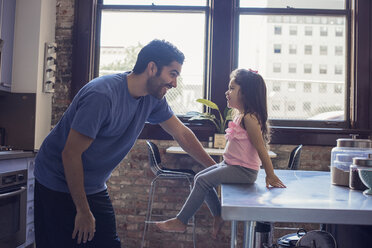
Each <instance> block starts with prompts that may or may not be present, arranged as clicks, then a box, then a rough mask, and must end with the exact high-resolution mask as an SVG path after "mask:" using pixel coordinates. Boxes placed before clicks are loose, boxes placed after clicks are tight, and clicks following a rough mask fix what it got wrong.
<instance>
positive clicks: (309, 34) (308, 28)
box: [305, 26, 313, 36]
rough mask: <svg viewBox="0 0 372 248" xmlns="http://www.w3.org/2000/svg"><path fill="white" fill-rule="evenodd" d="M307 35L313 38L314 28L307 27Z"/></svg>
mask: <svg viewBox="0 0 372 248" xmlns="http://www.w3.org/2000/svg"><path fill="white" fill-rule="evenodd" d="M305 35H306V36H311V35H313V27H309V26H306V27H305Z"/></svg>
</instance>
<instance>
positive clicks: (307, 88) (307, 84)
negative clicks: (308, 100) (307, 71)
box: [304, 83, 311, 93]
mask: <svg viewBox="0 0 372 248" xmlns="http://www.w3.org/2000/svg"><path fill="white" fill-rule="evenodd" d="M304 92H306V93H310V92H311V83H304Z"/></svg>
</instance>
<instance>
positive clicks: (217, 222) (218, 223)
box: [212, 216, 224, 239]
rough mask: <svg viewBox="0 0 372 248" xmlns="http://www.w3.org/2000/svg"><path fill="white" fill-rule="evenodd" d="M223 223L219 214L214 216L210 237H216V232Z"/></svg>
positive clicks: (218, 231)
mask: <svg viewBox="0 0 372 248" xmlns="http://www.w3.org/2000/svg"><path fill="white" fill-rule="evenodd" d="M223 223H224V221H223V219H222V218H221V216H216V217H214V221H213V233H212V238H214V239H216V238H217V236H218V234H219V233H220V231H221V228H222V226H223Z"/></svg>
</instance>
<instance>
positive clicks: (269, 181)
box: [266, 174, 286, 188]
mask: <svg viewBox="0 0 372 248" xmlns="http://www.w3.org/2000/svg"><path fill="white" fill-rule="evenodd" d="M270 185H271V186H273V187H275V188H286V186H285V185H284V183H283V182H282V181H280V179H279V178H278V177H277V176H276V175H275V174H272V175H266V187H270Z"/></svg>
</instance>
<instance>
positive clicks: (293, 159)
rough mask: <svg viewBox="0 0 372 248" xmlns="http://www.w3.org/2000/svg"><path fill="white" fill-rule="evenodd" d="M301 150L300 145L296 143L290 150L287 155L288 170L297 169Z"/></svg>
mask: <svg viewBox="0 0 372 248" xmlns="http://www.w3.org/2000/svg"><path fill="white" fill-rule="evenodd" d="M301 150H302V145H298V146H297V147H295V148H294V149H293V150H292V152H291V154H290V155H289V160H288V169H290V170H297V169H298V166H299V165H300V157H301Z"/></svg>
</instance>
